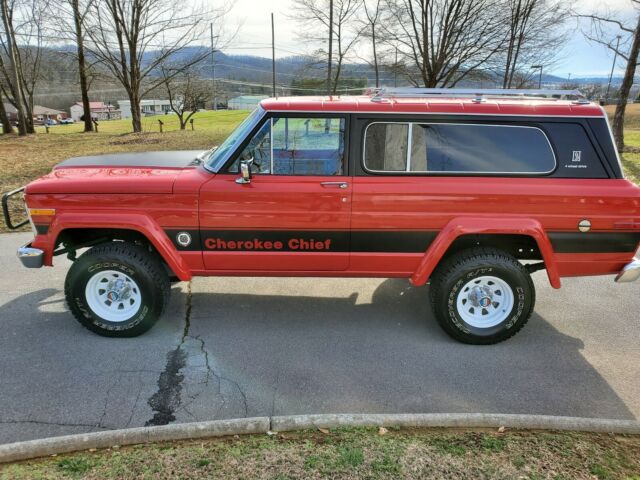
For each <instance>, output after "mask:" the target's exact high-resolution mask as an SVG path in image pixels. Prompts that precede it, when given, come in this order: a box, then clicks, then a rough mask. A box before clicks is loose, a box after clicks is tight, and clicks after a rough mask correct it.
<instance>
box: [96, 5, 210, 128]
mask: <svg viewBox="0 0 640 480" xmlns="http://www.w3.org/2000/svg"><path fill="white" fill-rule="evenodd" d="M207 13H208V12H206V11H205V10H204V9H203V8H200V7H198V6H192V7H191V8H190V7H188V6H187V4H185V3H183V2H177V1H175V0H96V1H95V3H94V4H93V6H92V8H91V14H90V18H91V22H90V25H87V27H86V31H87V33H88V35H89V39H88V40H89V41H88V42H87V47H88V49H89V50H90V51H91V53H92V55H94V56H96V57H97V58H98V59H99V60H100V61H101V62H102V63H103V64H104V65H105V66H106V68H108V70H109V71H110V72H111V73H112V74H113V75H114V76H115V78H116V79H117V80H118V81H119V83H121V84H122V86H123V87H124V89H125V90H126V92H127V95H128V97H129V101H130V102H131V116H132V118H131V123H132V126H133V131H134V132H141V131H142V121H141V110H140V101H141V99H142V98H143V97H144V95H145V94H147V93H148V92H150V91H151V90H153V89H155V88H156V87H158V86H159V85H162V84H163V83H164V82H165V79H164V78H163V77H162V76H161V75H159V72H158V69H159V67H160V65H162V64H163V63H165V62H167V61H168V60H170V59H172V58H175V57H177V56H178V55H179V54H180V53H181V52H182V51H183V50H184V49H185V48H186V47H187V46H188V45H189V44H191V43H193V42H195V41H198V40H203V39H204V35H203V34H204V32H205V30H206V27H207V26H208V22H207ZM209 13H210V12H209ZM222 14H223V11H222V10H218V11H217V13H212V15H213V18H214V20H216V21H217V20H221V18H222ZM208 54H209V51H208V50H207V49H205V48H201V49H200V50H199V55H197V56H196V57H194V58H192V61H193V63H192V64H194V63H197V62H199V61H200V60H202V59H203V58H205V57H206V56H207V55H208ZM188 66H189V65H188V64H185V65H184V68H187V67H188ZM178 73H179V72H178V71H176V72H175V75H177V74H178Z"/></svg>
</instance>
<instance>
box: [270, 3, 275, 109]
mask: <svg viewBox="0 0 640 480" xmlns="http://www.w3.org/2000/svg"><path fill="white" fill-rule="evenodd" d="M271 72H272V77H273V79H272V82H273V96H274V97H275V96H276V30H275V28H274V26H273V12H271Z"/></svg>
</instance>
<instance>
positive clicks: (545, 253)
mask: <svg viewBox="0 0 640 480" xmlns="http://www.w3.org/2000/svg"><path fill="white" fill-rule="evenodd" d="M469 234H517V235H528V236H530V237H532V238H533V239H534V240H535V241H536V243H537V244H538V249H539V250H540V253H541V255H542V260H543V261H544V264H545V267H546V270H547V276H548V277H549V283H550V284H551V286H552V287H553V288H560V274H559V273H558V266H557V264H556V260H555V255H554V251H553V246H552V245H551V241H550V240H549V237H548V236H547V234H546V233H545V231H544V228H542V225H541V224H540V222H538V221H537V220H534V219H532V218H500V219H498V218H491V219H488V218H478V217H473V218H468V217H456V218H454V219H452V220H451V221H450V222H449V223H447V224H446V225H445V227H444V228H443V229H442V230H441V231H440V233H439V234H438V236H437V237H436V238H435V240H434V241H433V242H432V243H431V245H429V248H428V249H427V251H426V252H425V254H424V256H423V257H422V260H420V263H419V264H418V267H417V268H416V271H415V272H414V273H413V275H412V276H411V284H412V285H415V286H422V285H424V284H425V283H427V281H428V280H429V277H431V274H432V273H433V271H434V270H435V268H436V267H437V265H438V263H439V262H440V260H441V259H442V258H443V256H444V254H445V253H446V252H447V250H448V249H449V247H450V246H451V244H452V243H453V242H454V241H455V240H456V239H457V238H458V237H460V236H461V235H469Z"/></svg>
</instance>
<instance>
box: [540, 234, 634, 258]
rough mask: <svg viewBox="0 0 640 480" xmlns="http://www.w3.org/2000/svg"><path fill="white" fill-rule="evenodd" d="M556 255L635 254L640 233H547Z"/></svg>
mask: <svg viewBox="0 0 640 480" xmlns="http://www.w3.org/2000/svg"><path fill="white" fill-rule="evenodd" d="M547 235H549V240H551V245H553V250H554V251H555V252H556V253H622V252H635V251H636V248H637V247H638V243H639V242H640V232H587V233H582V232H549V233H547Z"/></svg>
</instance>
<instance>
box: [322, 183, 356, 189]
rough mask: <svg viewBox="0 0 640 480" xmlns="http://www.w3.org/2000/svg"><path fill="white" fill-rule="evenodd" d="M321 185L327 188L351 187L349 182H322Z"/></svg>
mask: <svg viewBox="0 0 640 480" xmlns="http://www.w3.org/2000/svg"><path fill="white" fill-rule="evenodd" d="M320 185H322V186H323V187H325V188H330V187H334V188H347V187H348V186H349V184H348V183H347V182H320Z"/></svg>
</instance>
